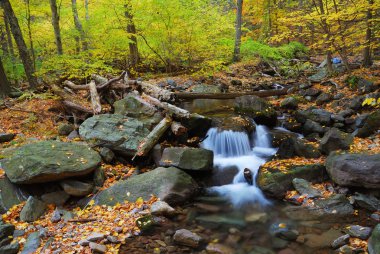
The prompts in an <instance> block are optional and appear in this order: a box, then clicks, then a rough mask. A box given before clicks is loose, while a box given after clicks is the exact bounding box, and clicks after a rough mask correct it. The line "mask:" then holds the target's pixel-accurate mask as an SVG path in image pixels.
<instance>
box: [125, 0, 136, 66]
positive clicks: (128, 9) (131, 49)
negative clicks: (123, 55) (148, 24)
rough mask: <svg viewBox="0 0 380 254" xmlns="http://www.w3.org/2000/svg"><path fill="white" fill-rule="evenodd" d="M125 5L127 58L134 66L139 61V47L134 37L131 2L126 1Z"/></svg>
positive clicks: (134, 28)
mask: <svg viewBox="0 0 380 254" xmlns="http://www.w3.org/2000/svg"><path fill="white" fill-rule="evenodd" d="M124 7H125V17H126V18H127V22H128V23H127V33H128V34H129V39H130V40H131V42H129V58H130V65H131V66H132V67H135V66H136V65H137V64H138V63H139V62H140V56H139V49H138V46H137V37H136V26H135V22H134V21H133V13H132V3H131V1H130V0H129V1H127V4H126V5H125V6H124Z"/></svg>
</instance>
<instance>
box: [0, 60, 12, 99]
mask: <svg viewBox="0 0 380 254" xmlns="http://www.w3.org/2000/svg"><path fill="white" fill-rule="evenodd" d="M10 91H11V86H10V84H9V81H8V79H7V76H6V75H5V71H4V67H3V62H2V61H1V59H0V98H4V97H6V96H7V95H8V94H9V93H10Z"/></svg>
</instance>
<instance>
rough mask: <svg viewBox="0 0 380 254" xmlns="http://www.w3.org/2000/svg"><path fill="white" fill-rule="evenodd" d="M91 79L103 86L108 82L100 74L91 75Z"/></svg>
mask: <svg viewBox="0 0 380 254" xmlns="http://www.w3.org/2000/svg"><path fill="white" fill-rule="evenodd" d="M91 78H92V79H93V80H95V82H96V83H97V84H99V85H103V84H105V83H107V82H108V79H107V78H105V77H103V76H100V75H98V74H91Z"/></svg>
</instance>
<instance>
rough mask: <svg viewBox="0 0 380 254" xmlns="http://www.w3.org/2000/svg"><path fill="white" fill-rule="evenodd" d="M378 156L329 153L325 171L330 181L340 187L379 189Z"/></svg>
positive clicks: (379, 164)
mask: <svg viewBox="0 0 380 254" xmlns="http://www.w3.org/2000/svg"><path fill="white" fill-rule="evenodd" d="M379 168H380V154H374V155H368V154H365V153H356V154H355V153H343V154H340V153H336V152H333V153H331V154H330V155H329V156H328V157H327V159H326V169H327V172H328V174H329V176H330V177H331V179H332V180H333V181H334V182H335V183H337V184H339V185H342V186H352V187H355V186H357V187H364V188H369V189H373V188H375V189H379V188H380V171H379V170H378V169H379Z"/></svg>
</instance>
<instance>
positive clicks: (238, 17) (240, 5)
mask: <svg viewBox="0 0 380 254" xmlns="http://www.w3.org/2000/svg"><path fill="white" fill-rule="evenodd" d="M242 19H243V0H238V1H237V10H236V24H235V47H234V57H233V61H234V62H238V61H240V44H241V26H242Z"/></svg>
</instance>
